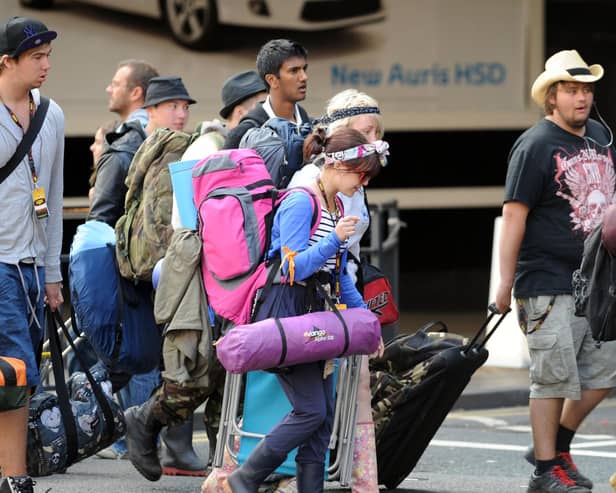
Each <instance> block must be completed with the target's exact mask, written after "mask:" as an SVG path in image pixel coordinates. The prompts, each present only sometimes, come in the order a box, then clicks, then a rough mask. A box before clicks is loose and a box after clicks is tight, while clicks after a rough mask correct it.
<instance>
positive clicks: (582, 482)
mask: <svg viewBox="0 0 616 493" xmlns="http://www.w3.org/2000/svg"><path fill="white" fill-rule="evenodd" d="M556 457H558V459H560V462H561V465H562V467H563V469H565V470H566V471H567V474H569V477H570V478H571V479H573V481H575V484H577V485H578V486H583V487H584V488H588V489H589V490H592V487H593V482H592V481H591V480H590V479H589V478H587V477H586V476H584V475H583V474H582V473H581V472H580V470H579V469H578V468H577V466H576V465H575V462H573V459H572V458H571V454H570V453H569V452H559V453H558V454H557V455H556ZM524 458H525V459H526V462H528V463H529V464H532V465H533V466H534V465H535V449H534V448H533V447H532V445H531V446H530V447H528V449H527V450H526V453H525V454H524Z"/></svg>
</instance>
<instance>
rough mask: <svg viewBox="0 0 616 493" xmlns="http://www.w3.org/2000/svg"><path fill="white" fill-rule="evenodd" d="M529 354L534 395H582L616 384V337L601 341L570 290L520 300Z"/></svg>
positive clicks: (521, 318)
mask: <svg viewBox="0 0 616 493" xmlns="http://www.w3.org/2000/svg"><path fill="white" fill-rule="evenodd" d="M518 321H519V323H520V327H521V328H522V330H523V331H524V332H525V333H526V340H527V342H528V351H529V354H530V398H531V399H549V398H565V399H574V400H578V399H580V398H581V391H582V390H587V389H605V388H611V387H615V386H616V364H614V362H615V361H616V341H613V342H605V343H602V344H601V345H600V346H597V343H596V342H595V341H594V339H593V338H592V335H591V332H590V327H589V325H588V323H587V321H586V319H585V318H583V317H576V316H575V306H574V303H573V297H572V296H571V295H565V294H563V295H556V296H536V297H532V298H524V299H519V300H518Z"/></svg>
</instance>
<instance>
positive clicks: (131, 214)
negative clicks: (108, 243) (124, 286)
mask: <svg viewBox="0 0 616 493" xmlns="http://www.w3.org/2000/svg"><path fill="white" fill-rule="evenodd" d="M193 138H194V135H191V134H188V133H185V132H179V131H173V130H169V129H166V128H160V129H157V130H155V131H154V133H152V135H150V136H149V137H148V138H147V139H146V140H145V141H144V142H143V144H141V147H139V149H138V150H137V153H136V154H135V157H134V158H133V160H132V162H131V165H130V168H129V170H128V176H127V177H126V186H127V188H128V192H127V193H126V198H125V201H124V215H123V216H122V217H120V219H119V220H118V222H117V223H116V227H115V233H116V257H117V260H118V266H119V268H120V273H121V274H122V276H123V277H125V278H127V279H130V280H145V281H151V280H152V270H153V269H154V265H156V262H157V261H158V260H159V259H161V258H162V257H164V255H165V252H166V251H167V247H168V246H169V242H170V240H171V235H172V233H173V228H172V226H171V209H172V206H173V189H172V186H171V177H170V175H169V168H168V166H167V165H168V164H169V163H172V162H174V161H179V160H180V159H181V157H182V154H183V153H184V151H185V150H186V148H187V147H188V146H189V144H190V143H191V142H192V140H193Z"/></svg>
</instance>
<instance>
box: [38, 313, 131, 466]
mask: <svg viewBox="0 0 616 493" xmlns="http://www.w3.org/2000/svg"><path fill="white" fill-rule="evenodd" d="M46 322H47V333H48V337H49V346H50V352H51V360H52V367H53V374H54V380H55V388H56V393H55V394H54V393H52V392H47V391H39V392H37V393H35V394H34V395H33V396H32V398H31V399H30V409H29V411H30V414H29V420H28V445H27V455H26V462H27V468H28V474H29V475H30V476H47V475H49V474H53V473H54V472H63V471H65V470H66V468H68V467H69V466H71V465H72V464H74V463H75V462H78V461H80V460H82V459H85V458H86V457H90V456H91V455H93V454H95V453H96V452H98V451H99V450H101V449H103V448H105V447H108V446H109V445H111V444H112V443H114V442H115V441H116V440H117V439H118V438H120V437H121V436H122V435H124V433H125V430H126V425H125V423H124V414H123V413H122V409H121V408H120V406H119V405H118V403H116V402H115V401H114V400H113V396H112V393H111V382H110V381H109V376H108V374H107V371H106V370H105V368H104V367H103V366H102V364H100V363H97V364H96V365H94V366H93V367H92V368H91V369H90V370H88V369H86V370H85V371H83V372H81V371H78V372H75V373H73V374H72V375H71V377H70V378H69V379H68V381H65V380H64V365H63V361H62V356H61V349H60V341H59V336H58V326H59V327H60V329H61V330H62V332H63V333H64V335H65V337H66V339H67V340H68V342H69V344H70V345H71V347H72V349H73V351H74V353H75V356H76V357H77V358H78V360H79V362H80V365H81V367H82V368H87V365H85V361H84V359H83V357H82V356H81V354H80V353H79V350H78V349H77V347H76V346H75V344H74V343H73V340H72V338H71V336H70V334H69V332H68V330H67V328H66V326H65V325H64V322H63V321H62V319H61V318H60V315H59V313H58V312H55V313H52V312H51V311H50V310H47V317H46Z"/></svg>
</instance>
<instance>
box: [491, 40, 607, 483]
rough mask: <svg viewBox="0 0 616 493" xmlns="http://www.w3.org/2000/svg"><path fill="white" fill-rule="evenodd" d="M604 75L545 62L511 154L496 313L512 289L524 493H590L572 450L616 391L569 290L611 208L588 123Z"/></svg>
mask: <svg viewBox="0 0 616 493" xmlns="http://www.w3.org/2000/svg"><path fill="white" fill-rule="evenodd" d="M602 76H603V68H602V67H601V66H600V65H591V66H588V65H587V64H586V62H584V60H583V59H582V58H581V57H580V55H579V54H578V53H577V51H575V50H566V51H560V52H558V53H556V54H555V55H553V56H551V57H550V58H549V59H548V60H547V62H546V63H545V71H544V72H543V73H542V74H541V75H539V77H537V80H536V81H535V83H534V84H533V86H532V90H531V95H532V98H533V100H534V101H535V102H536V103H537V104H538V105H539V106H540V107H542V108H543V109H544V112H545V117H544V118H543V119H542V120H541V121H539V122H538V123H537V124H536V125H534V126H533V127H532V128H530V129H528V130H527V131H525V132H524V133H523V134H522V135H521V136H520V137H519V138H518V140H517V141H516V142H515V144H514V146H513V148H512V150H511V152H510V155H509V165H508V171H507V179H506V184H505V197H504V205H503V214H502V215H503V225H502V232H501V238H500V258H499V260H500V275H501V280H500V284H499V287H498V291H497V295H496V306H497V308H498V309H499V310H500V311H501V312H503V311H505V310H507V309H508V308H509V306H510V304H511V293H512V289H513V295H514V296H515V298H516V302H517V305H518V308H519V314H518V316H519V322H520V326H521V327H522V329H523V330H524V332H525V333H526V337H527V341H528V348H529V353H530V358H531V365H530V380H531V385H530V401H529V410H530V418H531V426H532V430H533V443H534V449H533V448H531V449H530V450H529V452H528V453H527V455H526V458H527V460H528V461H529V462H531V463H534V464H535V466H536V469H535V471H534V472H533V473H532V474H531V478H530V484H529V487H528V491H529V492H574V491H575V492H584V491H590V489H591V488H592V482H591V481H590V480H589V479H588V478H586V477H585V476H583V475H582V474H581V473H580V472H579V471H578V470H577V467H576V466H575V464H574V463H573V461H572V459H571V455H570V453H569V450H570V448H569V447H570V443H571V440H572V438H573V435H574V434H575V431H576V430H577V428H578V427H579V425H580V424H581V422H582V421H583V419H584V418H585V417H586V416H587V415H588V413H589V412H590V411H592V409H594V408H595V406H597V404H599V402H601V400H603V398H604V397H605V396H606V395H607V394H608V393H609V392H610V390H611V388H612V387H614V386H616V366H615V365H614V361H615V358H616V343H614V342H608V343H604V344H603V345H602V346H601V347H600V348H598V347H597V346H596V344H595V342H594V341H593V339H592V335H591V332H590V328H589V327H588V324H587V323H586V320H585V319H584V318H582V317H576V316H575V313H574V312H575V308H574V303H573V297H572V287H571V277H572V273H573V271H574V270H575V269H577V268H578V267H579V265H580V261H581V259H582V251H583V244H584V238H585V236H586V235H587V234H588V233H589V232H590V231H592V230H593V229H594V227H595V226H596V225H597V224H598V223H599V222H600V221H601V217H602V214H603V212H604V211H605V209H606V207H607V205H609V204H610V203H612V202H614V190H615V185H616V182H615V181H616V179H615V176H616V175H615V174H614V163H613V162H612V156H613V155H614V148H613V146H612V138H611V131H609V129H606V128H605V127H603V126H601V124H599V123H598V122H597V121H595V120H593V119H591V118H589V114H590V110H591V107H592V104H593V96H594V82H595V81H597V80H599V79H601V77H602Z"/></svg>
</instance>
